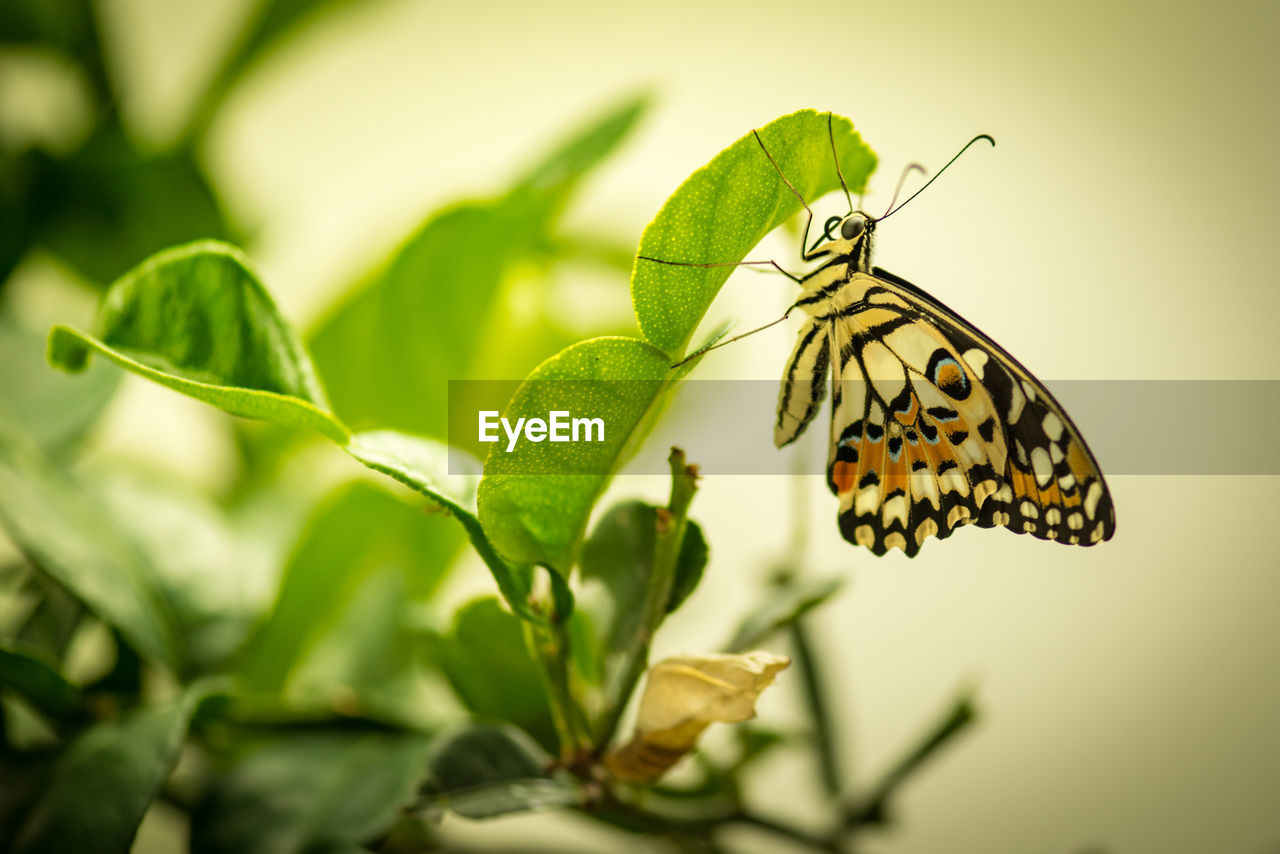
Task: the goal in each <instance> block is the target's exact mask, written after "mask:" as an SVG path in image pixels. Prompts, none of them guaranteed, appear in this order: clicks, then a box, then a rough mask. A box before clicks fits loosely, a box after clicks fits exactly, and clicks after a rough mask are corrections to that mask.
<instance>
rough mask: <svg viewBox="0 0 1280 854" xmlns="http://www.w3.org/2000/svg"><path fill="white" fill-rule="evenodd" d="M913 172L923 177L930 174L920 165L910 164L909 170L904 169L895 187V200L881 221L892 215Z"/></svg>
mask: <svg viewBox="0 0 1280 854" xmlns="http://www.w3.org/2000/svg"><path fill="white" fill-rule="evenodd" d="M912 172H919V173H920V174H921V175H928V174H929V173H928V171H926V170H925V168H924V167H923V166H921V165H920V164H919V163H908V164H907V168H906V169H903V170H902V174H901V175H899V176H898V186H897V187H895V188H894V190H893V198H892V199H890V201H889V207H887V208H885V209H884V214H883V215H882V216H881V217H880V219H884V218H885V217H887V216H888V215H889V214H890V213H892V211H893V206H894V204H895V203H896V202H897V201H898V196H900V195H901V194H902V185H903V184H906V183H907V176H908V175H910V174H911V173H912ZM934 177H935V178H936V177H937V176H936V175H935V176H934ZM924 186H925V187H927V186H929V185H928V184H925V185H924ZM921 189H924V187H921ZM909 201H911V199H907V202H909ZM903 204H906V202H903ZM880 219H878V220H876V222H879V221H880Z"/></svg>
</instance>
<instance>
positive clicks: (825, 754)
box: [789, 619, 844, 797]
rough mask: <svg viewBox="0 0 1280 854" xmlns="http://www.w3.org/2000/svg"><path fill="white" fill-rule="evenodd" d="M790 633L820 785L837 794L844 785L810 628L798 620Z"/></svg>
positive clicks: (830, 792)
mask: <svg viewBox="0 0 1280 854" xmlns="http://www.w3.org/2000/svg"><path fill="white" fill-rule="evenodd" d="M789 633H790V635H791V651H792V652H793V653H795V659H796V669H797V670H798V671H799V675H800V683H801V688H802V689H803V691H804V700H805V706H806V707H807V709H808V712H809V717H810V719H811V720H812V721H813V731H814V732H813V735H814V746H815V747H816V748H817V751H818V769H819V771H821V773H822V784H823V786H824V787H825V788H826V790H827V794H829V795H831V796H832V797H839V795H840V792H841V791H842V790H843V788H844V784H843V782H842V780H841V774H840V755H839V749H838V748H839V743H838V741H837V739H836V727H835V725H834V724H833V722H832V720H831V710H830V707H829V706H828V703H827V691H826V688H825V687H824V686H823V684H822V676H821V674H820V672H819V666H818V662H817V660H816V658H815V654H814V649H813V645H812V644H811V643H810V642H809V628H808V626H807V625H806V623H805V621H804V620H803V619H799V620H796V621H795V622H793V623H792V624H791V625H790V627H789Z"/></svg>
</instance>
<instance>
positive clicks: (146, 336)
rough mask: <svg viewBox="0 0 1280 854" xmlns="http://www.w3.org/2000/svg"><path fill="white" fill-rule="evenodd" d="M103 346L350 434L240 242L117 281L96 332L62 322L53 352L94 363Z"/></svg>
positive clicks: (224, 398)
mask: <svg viewBox="0 0 1280 854" xmlns="http://www.w3.org/2000/svg"><path fill="white" fill-rule="evenodd" d="M95 350H96V351H98V352H100V353H102V354H103V355H105V356H107V357H108V358H109V359H111V360H112V361H114V362H115V363H117V364H119V365H121V366H122V367H124V368H126V369H128V370H130V371H133V372H134V373H137V374H140V375H142V376H145V377H147V378H148V379H151V380H154V381H155V382H157V383H160V384H161V385H164V386H168V387H169V388H172V389H174V390H176V391H180V392H182V393H183V394H186V395H190V396H191V397H194V398H196V399H198V400H203V401H205V402H206V403H211V404H213V405H214V406H217V407H220V408H221V409H224V410H226V411H227V412H230V413H232V414H233V415H241V416H244V417H246V418H261V419H265V420H268V421H275V422H278V423H283V424H290V425H293V426H297V427H306V428H309V429H312V430H316V431H318V432H320V433H322V434H324V435H326V436H328V437H329V438H330V439H333V440H334V441H336V442H344V441H346V438H347V430H346V428H345V427H344V426H343V425H342V423H341V422H340V421H338V419H337V418H335V417H334V416H333V414H332V413H330V412H329V411H328V402H327V401H326V399H325V396H324V391H323V390H322V389H321V387H320V383H319V381H318V380H317V379H316V375H315V370H314V369H313V367H312V365H311V360H310V359H309V358H308V357H307V355H306V351H305V350H304V349H303V348H302V344H301V343H300V342H299V341H298V339H297V337H296V336H295V335H294V333H293V331H292V330H291V329H290V328H289V326H288V324H286V323H285V321H284V319H283V318H282V317H281V316H280V314H279V312H278V311H277V310H276V307H275V304H274V303H273V302H272V301H271V297H270V296H269V295H268V294H267V292H266V290H265V289H264V288H263V287H262V285H261V284H260V283H259V281H258V279H257V277H256V276H255V275H254V274H253V273H252V272H251V271H250V269H249V267H248V264H247V262H246V261H245V259H244V257H243V256H242V255H241V254H240V252H239V250H237V249H235V248H234V247H232V246H229V245H227V244H223V243H215V242H212V241H202V242H199V243H192V244H188V245H186V246H180V247H177V248H175V249H170V250H166V251H164V252H161V253H159V254H157V255H154V256H152V257H151V258H149V259H148V260H146V261H144V262H143V263H142V264H140V265H139V266H138V267H135V268H134V269H133V270H131V271H130V272H128V273H126V274H125V275H124V276H122V277H121V278H119V279H117V280H116V281H115V283H113V284H112V285H111V287H110V288H109V289H108V291H107V293H106V295H105V296H104V297H103V301H102V305H101V307H100V308H99V311H98V317H97V320H96V334H93V335H91V334H88V333H85V332H81V331H79V330H75V329H71V328H70V327H66V326H55V327H54V328H53V330H52V332H50V335H49V360H50V362H52V363H53V364H54V365H56V366H57V367H60V368H62V369H63V370H66V371H72V372H76V371H81V370H83V369H84V368H85V366H86V364H87V362H88V358H89V355H90V353H91V352H93V351H95Z"/></svg>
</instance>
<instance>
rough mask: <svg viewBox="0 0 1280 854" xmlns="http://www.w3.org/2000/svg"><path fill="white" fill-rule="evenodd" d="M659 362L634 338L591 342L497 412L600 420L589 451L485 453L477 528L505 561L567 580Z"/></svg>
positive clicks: (661, 384) (530, 446)
mask: <svg viewBox="0 0 1280 854" xmlns="http://www.w3.org/2000/svg"><path fill="white" fill-rule="evenodd" d="M671 374H672V371H671V369H670V361H669V360H668V358H667V356H666V354H665V353H663V352H662V351H661V350H658V349H657V348H655V347H653V346H651V345H649V344H646V343H645V342H643V341H639V340H636V339H634V338H592V339H590V340H588V341H582V342H579V343H578V344H574V345H573V346H571V347H569V348H567V349H565V350H562V351H561V352H559V353H557V354H556V355H555V356H552V357H551V358H550V359H548V360H547V361H545V362H543V363H542V364H541V365H539V366H538V367H537V368H536V369H534V371H533V373H532V374H530V375H529V377H528V378H527V379H526V380H525V381H524V383H523V384H522V385H521V386H520V388H519V389H518V390H517V391H516V393H515V396H514V397H513V398H512V399H511V402H510V403H509V404H508V405H507V407H506V409H505V410H504V411H503V413H502V414H503V417H505V418H507V419H508V420H509V421H510V422H511V423H513V424H514V423H515V422H516V419H517V418H542V419H546V418H548V414H549V413H550V412H552V411H567V412H569V413H571V415H572V416H573V417H585V418H600V419H602V420H603V421H604V438H603V441H599V442H560V443H552V442H540V443H533V442H529V441H524V442H522V443H520V444H518V445H517V446H516V448H515V450H514V451H512V452H507V450H506V443H498V444H495V445H494V446H493V447H492V448H491V450H490V451H489V456H488V459H487V460H486V461H485V476H484V478H483V480H481V482H480V490H479V506H480V521H481V523H482V524H483V526H484V529H485V531H486V532H487V533H488V534H489V537H490V539H491V540H492V541H493V544H494V545H495V546H496V547H497V549H498V550H499V551H500V552H501V553H502V554H504V555H505V556H506V557H508V558H509V559H511V560H515V561H519V562H523V563H539V564H544V565H547V566H551V567H553V568H555V569H557V570H559V571H560V573H561V574H562V575H567V573H568V571H569V567H570V566H571V565H572V563H573V559H574V551H575V549H576V548H577V544H578V541H579V539H580V538H581V536H582V532H583V529H584V528H585V526H586V523H587V517H588V516H589V515H590V513H591V508H592V506H593V505H594V504H595V502H596V499H597V498H598V497H599V495H600V493H601V492H602V491H603V490H604V488H605V486H606V485H607V484H608V481H609V478H610V477H611V476H612V475H613V472H614V471H615V470H616V468H617V467H618V465H619V464H620V463H621V461H622V459H623V457H624V454H625V453H626V452H627V451H628V450H629V449H630V447H632V445H631V443H632V442H633V441H638V440H639V438H640V437H641V435H642V434H643V432H644V431H643V429H641V428H642V425H643V424H645V422H646V417H647V416H649V415H650V414H651V409H653V408H654V405H655V404H656V403H657V402H658V400H659V397H660V395H661V393H662V391H663V390H664V389H665V388H666V387H667V385H668V383H669V382H670V380H671Z"/></svg>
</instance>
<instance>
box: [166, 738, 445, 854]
mask: <svg viewBox="0 0 1280 854" xmlns="http://www.w3.org/2000/svg"><path fill="white" fill-rule="evenodd" d="M427 746H428V740H427V738H426V737H424V736H421V735H417V734H410V733H392V732H355V733H339V732H320V733H311V734H289V735H284V736H280V737H277V738H272V739H269V740H265V741H263V742H261V743H258V744H253V745H251V746H249V747H248V748H246V749H244V751H243V753H242V754H241V755H239V756H238V757H237V758H236V759H235V761H234V762H233V763H232V764H231V766H230V767H229V768H228V769H227V770H226V772H225V773H223V774H220V775H219V776H217V777H216V778H215V779H214V782H213V783H212V785H211V787H210V789H209V790H208V793H207V794H206V796H205V797H204V798H203V799H202V800H201V801H200V802H199V803H198V804H197V805H196V808H195V809H194V810H193V811H192V815H191V850H192V852H193V854H232V852H234V854H303V852H312V851H320V850H325V851H328V850H334V849H335V848H340V846H343V845H352V844H355V843H358V842H362V841H365V840H367V839H371V838H373V837H375V836H378V835H380V834H382V833H383V832H385V831H386V830H387V829H388V828H389V827H390V826H391V824H392V823H393V822H394V821H395V819H396V816H397V815H398V807H399V805H400V804H401V803H404V802H405V801H408V800H409V799H410V798H411V797H412V796H413V793H414V791H415V789H416V787H417V784H418V782H419V780H420V779H421V778H422V776H423V775H424V773H425V769H424V765H425V761H426V752H427Z"/></svg>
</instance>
